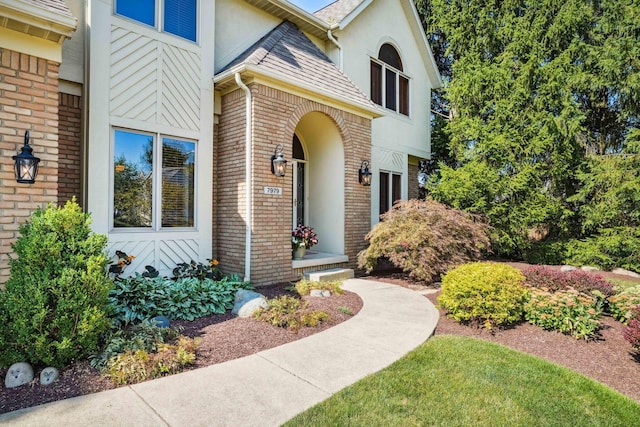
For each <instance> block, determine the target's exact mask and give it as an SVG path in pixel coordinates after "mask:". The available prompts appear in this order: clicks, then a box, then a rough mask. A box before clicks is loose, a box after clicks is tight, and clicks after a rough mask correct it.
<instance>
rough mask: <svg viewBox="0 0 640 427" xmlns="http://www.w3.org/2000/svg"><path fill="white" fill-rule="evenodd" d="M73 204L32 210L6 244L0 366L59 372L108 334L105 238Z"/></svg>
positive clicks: (108, 282) (0, 311)
mask: <svg viewBox="0 0 640 427" xmlns="http://www.w3.org/2000/svg"><path fill="white" fill-rule="evenodd" d="M90 223H91V220H90V216H89V215H88V214H86V213H84V212H82V210H81V209H80V207H79V206H78V204H77V203H75V201H69V202H67V203H66V204H65V205H64V207H57V206H54V205H49V206H47V208H46V209H38V210H36V211H35V212H34V213H33V214H32V215H31V218H30V219H29V221H28V222H27V223H25V224H24V225H22V226H21V227H20V230H19V232H20V236H19V237H18V239H17V240H16V242H15V244H13V245H12V247H13V250H14V252H15V257H12V259H11V260H10V262H9V264H10V267H11V276H10V278H9V280H8V282H7V283H6V285H5V286H6V287H5V289H4V290H2V291H0V322H1V323H2V328H0V366H3V367H6V366H9V365H10V364H12V363H15V362H20V361H28V362H29V363H31V364H32V365H35V366H41V365H45V366H54V367H57V368H61V367H63V366H65V365H67V364H68V363H70V362H71V361H73V360H77V359H82V358H85V357H87V356H89V355H90V354H92V353H93V352H95V351H96V350H97V348H98V344H99V340H100V338H101V336H102V335H103V334H104V333H105V332H106V331H107V330H108V329H109V325H110V321H109V319H108V316H107V314H108V313H107V295H108V292H109V290H110V289H111V286H112V283H111V280H110V279H109V277H108V275H107V272H106V266H107V263H108V260H107V257H106V256H105V254H104V252H103V251H104V248H105V246H106V243H107V238H106V236H104V235H99V234H95V233H93V232H92V231H91V228H90Z"/></svg>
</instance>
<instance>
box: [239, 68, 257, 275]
mask: <svg viewBox="0 0 640 427" xmlns="http://www.w3.org/2000/svg"><path fill="white" fill-rule="evenodd" d="M235 80H236V84H237V85H238V86H239V87H240V89H242V90H243V91H244V93H245V96H246V98H245V100H246V104H245V116H246V125H245V126H246V128H245V180H244V181H245V217H246V219H245V224H246V226H245V235H244V247H245V250H244V281H245V282H249V281H250V280H251V227H252V221H251V199H252V187H253V182H252V180H251V161H252V159H251V140H252V132H251V130H252V127H251V123H252V121H253V120H252V119H253V117H252V115H251V105H252V100H251V90H250V89H249V88H248V87H247V85H245V84H244V82H243V81H242V78H241V77H240V73H235Z"/></svg>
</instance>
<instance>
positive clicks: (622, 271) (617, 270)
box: [611, 268, 640, 279]
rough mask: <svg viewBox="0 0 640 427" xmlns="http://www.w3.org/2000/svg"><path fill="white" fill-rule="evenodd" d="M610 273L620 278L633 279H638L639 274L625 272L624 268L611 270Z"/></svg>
mask: <svg viewBox="0 0 640 427" xmlns="http://www.w3.org/2000/svg"><path fill="white" fill-rule="evenodd" d="M611 272H612V273H615V274H620V275H622V276H629V277H635V278H636V279H638V278H640V274H638V273H636V272H635V271H629V270H625V269H624V268H614V269H613V270H611Z"/></svg>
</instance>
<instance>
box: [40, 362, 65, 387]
mask: <svg viewBox="0 0 640 427" xmlns="http://www.w3.org/2000/svg"><path fill="white" fill-rule="evenodd" d="M59 376H60V372H58V370H57V369H56V368H54V367H53V366H49V367H48V368H44V369H43V370H42V372H40V384H42V385H49V384H53V383H54V382H56V380H57V379H58V377H59Z"/></svg>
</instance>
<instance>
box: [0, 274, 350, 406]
mask: <svg viewBox="0 0 640 427" xmlns="http://www.w3.org/2000/svg"><path fill="white" fill-rule="evenodd" d="M290 286H291V283H280V284H277V285H272V286H268V287H263V288H258V289H257V291H258V292H260V293H262V294H263V295H265V296H266V297H268V298H274V297H276V296H279V295H293V294H292V293H291V292H290V291H289V290H288V289H287V288H289V287H290ZM305 299H306V300H307V301H308V302H309V308H310V309H312V310H322V311H326V312H327V313H328V314H329V320H328V321H326V322H323V323H322V324H321V325H320V326H318V327H315V328H309V327H303V328H301V329H300V331H298V332H297V333H294V332H291V331H288V330H286V329H283V328H278V327H275V326H271V325H269V324H267V323H265V322H259V321H257V320H254V319H252V318H245V319H241V318H238V317H235V316H233V315H232V314H231V313H225V314H220V315H212V316H207V317H202V318H200V319H196V320H195V321H193V322H186V321H176V322H173V325H175V326H181V327H183V328H184V329H183V331H182V333H183V334H184V335H187V336H190V337H199V338H200V339H201V340H202V341H201V343H200V345H199V347H198V350H197V353H196V355H197V358H196V362H195V364H194V365H193V366H192V367H191V369H197V368H202V367H205V366H209V365H213V364H216V363H222V362H226V361H228V360H232V359H237V358H240V357H243V356H248V355H251V354H254V353H257V352H259V351H262V350H267V349H269V348H273V347H277V346H279V345H282V344H286V343H288V342H291V341H295V340H299V339H301V338H304V337H307V336H309V335H313V334H315V333H318V332H320V331H323V330H325V329H327V328H330V327H332V326H335V325H337V324H338V323H340V322H344V321H345V320H348V319H350V318H351V317H352V316H353V315H354V314H356V313H358V312H359V311H360V309H361V308H362V300H361V299H360V297H358V295H356V294H354V293H351V292H345V293H344V294H342V295H332V296H330V297H326V298H319V297H315V298H312V297H305ZM345 311H348V312H350V313H352V314H347V313H345ZM6 371H7V370H6V369H0V378H1V379H3V380H4V377H5V375H6ZM35 374H36V379H35V380H34V381H33V383H32V384H30V385H23V386H21V387H17V388H11V389H8V388H6V387H4V384H2V386H0V414H2V413H6V412H11V411H15V410H17V409H22V408H28V407H32V406H36V405H40V404H43V403H48V402H53V401H56V400H61V399H67V398H70V397H76V396H81V395H85V394H90V393H97V392H99V391H104V390H109V389H112V388H115V387H116V386H114V385H113V384H112V383H111V382H110V381H109V380H108V379H107V378H105V377H103V376H101V375H100V373H99V372H98V370H96V369H94V368H92V367H91V365H90V364H89V363H88V362H87V361H82V362H78V363H75V364H73V365H72V366H69V367H68V368H65V369H63V370H61V372H60V378H59V379H58V381H56V382H55V383H54V384H52V385H49V386H42V385H40V384H39V381H38V375H39V370H37V371H36V372H35Z"/></svg>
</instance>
